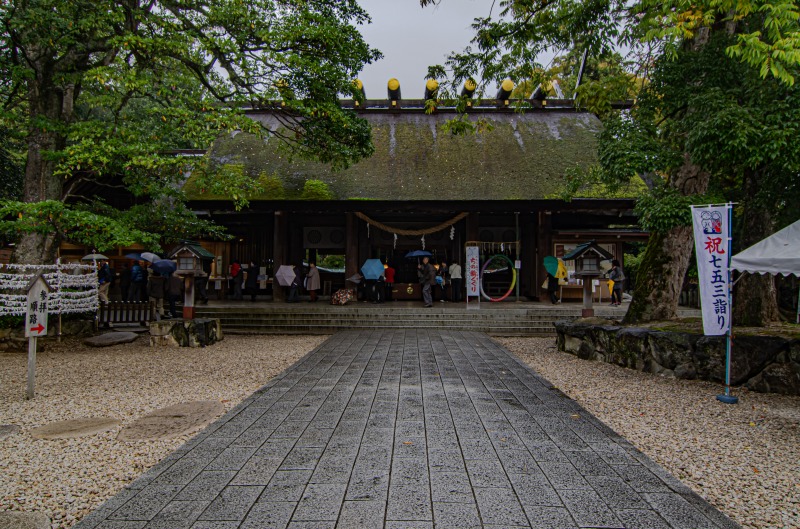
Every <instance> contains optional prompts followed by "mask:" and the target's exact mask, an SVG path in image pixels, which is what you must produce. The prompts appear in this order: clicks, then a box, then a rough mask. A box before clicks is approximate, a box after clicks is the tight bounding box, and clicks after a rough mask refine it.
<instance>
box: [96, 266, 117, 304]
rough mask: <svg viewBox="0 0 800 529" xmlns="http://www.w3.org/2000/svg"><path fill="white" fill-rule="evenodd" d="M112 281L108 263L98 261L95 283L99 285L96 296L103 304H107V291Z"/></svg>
mask: <svg viewBox="0 0 800 529" xmlns="http://www.w3.org/2000/svg"><path fill="white" fill-rule="evenodd" d="M113 280H114V278H113V276H112V274H111V268H110V267H109V266H108V261H100V263H99V265H98V269H97V282H98V283H99V285H100V286H99V287H98V288H97V295H98V297H99V298H100V301H102V302H103V303H108V290H109V289H110V288H111V282H112V281H113Z"/></svg>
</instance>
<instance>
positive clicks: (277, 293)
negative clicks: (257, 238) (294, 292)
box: [272, 211, 289, 301]
mask: <svg viewBox="0 0 800 529" xmlns="http://www.w3.org/2000/svg"><path fill="white" fill-rule="evenodd" d="M287 222H288V218H287V213H286V212H285V211H276V212H275V224H274V229H275V234H274V237H273V238H272V245H273V246H272V256H273V259H274V265H273V272H272V275H273V276H274V275H275V272H277V271H278V269H279V268H280V267H281V265H285V264H289V255H288V248H287V246H288V244H287V243H288V241H287V235H288V230H287ZM272 299H273V300H274V301H286V290H284V287H282V286H280V285H279V284H278V280H277V279H275V278H274V277H273V278H272Z"/></svg>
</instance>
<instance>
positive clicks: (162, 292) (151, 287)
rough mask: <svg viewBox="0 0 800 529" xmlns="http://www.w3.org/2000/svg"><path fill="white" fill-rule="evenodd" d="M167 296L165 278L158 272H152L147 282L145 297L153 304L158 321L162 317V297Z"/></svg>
mask: <svg viewBox="0 0 800 529" xmlns="http://www.w3.org/2000/svg"><path fill="white" fill-rule="evenodd" d="M166 295H167V278H165V277H163V276H162V275H161V274H159V273H158V272H153V275H152V276H151V277H150V281H148V282H147V297H148V298H150V301H151V302H153V303H155V305H156V312H157V313H158V317H159V319H161V318H163V317H164V297H166Z"/></svg>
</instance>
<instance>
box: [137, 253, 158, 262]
mask: <svg viewBox="0 0 800 529" xmlns="http://www.w3.org/2000/svg"><path fill="white" fill-rule="evenodd" d="M142 259H144V260H145V261H150V262H151V263H157V262H159V261H160V260H161V258H160V257H159V256H157V255H156V254H154V253H153V252H143V253H142Z"/></svg>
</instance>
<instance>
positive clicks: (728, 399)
mask: <svg viewBox="0 0 800 529" xmlns="http://www.w3.org/2000/svg"><path fill="white" fill-rule="evenodd" d="M727 206H728V258H727V259H728V330H727V331H726V332H725V394H724V395H717V400H718V401H720V402H724V403H725V404H736V403H737V402H739V398H738V397H734V396H733V395H731V349H732V348H733V282H732V281H731V280H732V279H733V273H732V271H731V246H732V240H733V237H732V236H731V233H732V227H733V226H732V220H733V218H732V217H733V206H732V204H730V203H728V204H727Z"/></svg>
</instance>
